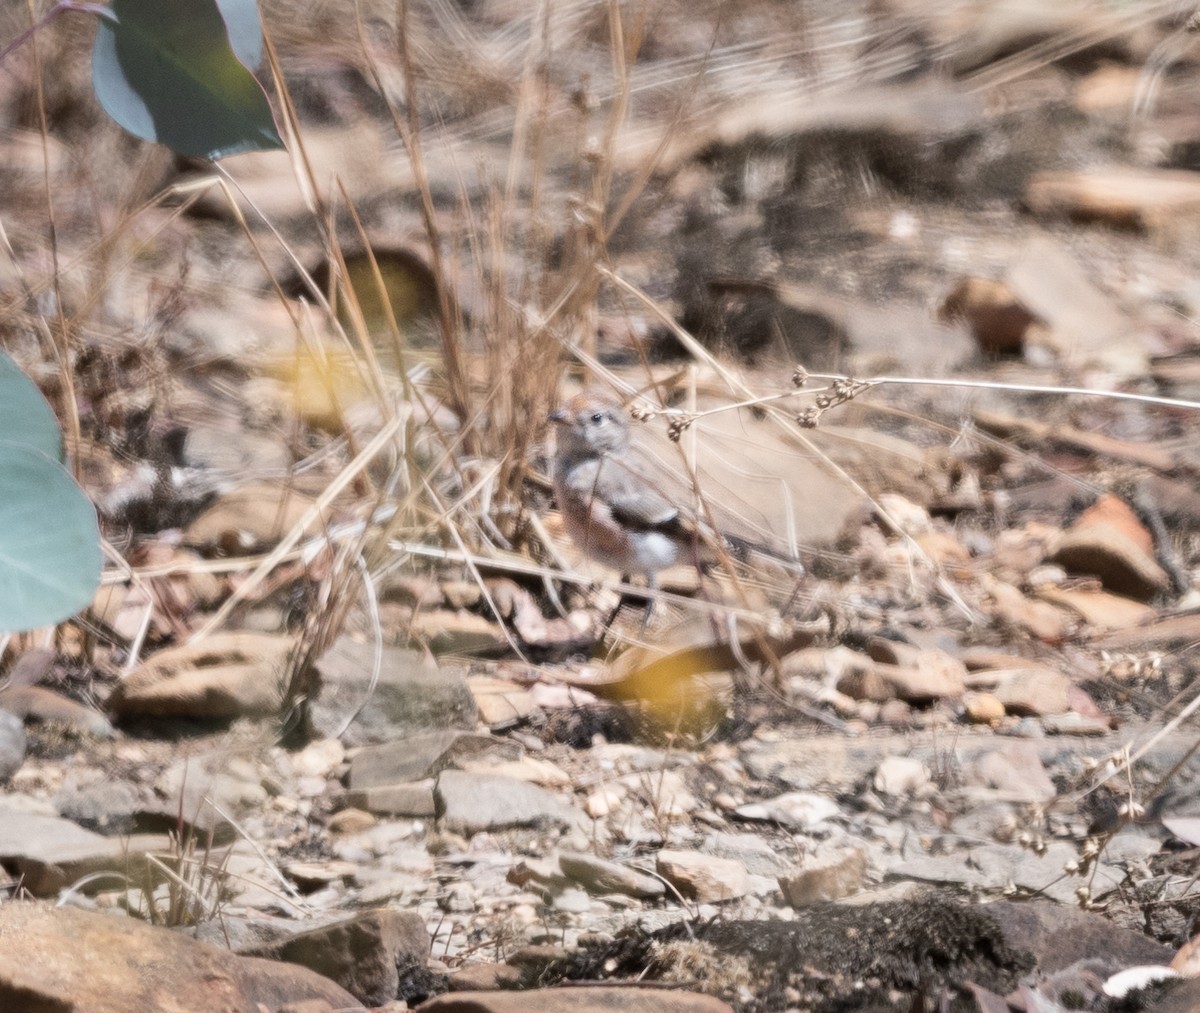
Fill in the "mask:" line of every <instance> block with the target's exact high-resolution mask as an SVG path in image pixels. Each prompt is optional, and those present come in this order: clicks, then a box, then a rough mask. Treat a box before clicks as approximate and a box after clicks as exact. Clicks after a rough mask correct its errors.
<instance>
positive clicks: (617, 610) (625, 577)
mask: <svg viewBox="0 0 1200 1013" xmlns="http://www.w3.org/2000/svg"><path fill="white" fill-rule="evenodd" d="M629 580H630V578H629V574H627V573H623V574H621V583H622V584H628V583H629ZM628 603H629V600H628V599H627V598H626V597H625V592H624V591H622V592H621V593H620V594H619V595H618V596H617V603H616V605H614V606H613V608H612V611H611V612H609V614H608V615H607V616H606V617H605V619H604V622H603V624H602V625H601V629H605V630H607V629H610V628H611V627H612V624H613V623H614V622H615V621H616V618H617V616H618V615H620V614H621V609H623V608H624V607H625V606H626V605H627V604H628Z"/></svg>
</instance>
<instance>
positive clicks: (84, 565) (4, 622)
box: [0, 443, 101, 631]
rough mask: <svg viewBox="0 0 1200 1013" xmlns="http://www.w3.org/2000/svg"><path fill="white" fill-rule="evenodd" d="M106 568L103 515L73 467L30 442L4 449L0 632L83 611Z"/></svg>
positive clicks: (0, 455)
mask: <svg viewBox="0 0 1200 1013" xmlns="http://www.w3.org/2000/svg"><path fill="white" fill-rule="evenodd" d="M100 565H101V558H100V532H99V528H98V526H97V523H96V511H95V509H94V508H93V507H92V504H91V502H90V501H89V500H88V498H87V496H85V495H84V493H83V490H82V489H80V488H79V486H78V485H76V483H75V480H74V479H73V478H71V476H70V474H69V473H68V472H67V470H66V468H64V467H63V466H62V465H61V464H59V463H58V462H57V461H56V460H54V459H53V458H52V457H50V456H48V455H47V454H44V453H42V452H41V451H39V450H35V449H34V448H33V447H30V446H28V445H26V444H21V443H0V630H3V631H15V630H24V629H31V628H33V627H36V626H49V625H51V624H53V623H57V622H60V621H61V620H63V619H66V618H67V617H68V616H71V615H73V614H74V613H76V612H78V611H79V610H80V609H82V608H83V607H84V606H85V605H87V604H88V603H89V602H90V601H91V600H92V596H93V595H94V594H95V591H96V587H97V585H98V584H99V582H100Z"/></svg>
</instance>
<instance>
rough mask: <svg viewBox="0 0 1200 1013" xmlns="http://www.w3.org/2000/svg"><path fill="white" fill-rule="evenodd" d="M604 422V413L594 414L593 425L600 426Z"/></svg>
mask: <svg viewBox="0 0 1200 1013" xmlns="http://www.w3.org/2000/svg"><path fill="white" fill-rule="evenodd" d="M603 421H604V412H594V413H593V414H592V425H595V426H598V425H600V423H601V422H603Z"/></svg>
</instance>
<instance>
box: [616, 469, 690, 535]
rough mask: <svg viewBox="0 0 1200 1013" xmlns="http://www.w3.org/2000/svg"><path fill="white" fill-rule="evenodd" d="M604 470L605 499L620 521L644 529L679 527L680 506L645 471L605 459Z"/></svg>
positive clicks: (663, 529) (675, 528)
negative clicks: (643, 473)
mask: <svg viewBox="0 0 1200 1013" xmlns="http://www.w3.org/2000/svg"><path fill="white" fill-rule="evenodd" d="M602 474H603V482H604V492H605V499H606V500H607V501H608V507H609V509H610V510H611V511H612V515H613V517H614V518H615V519H616V520H617V521H618V522H620V523H621V524H625V525H628V526H629V527H631V528H635V529H638V530H642V531H653V530H659V531H664V532H668V533H671V532H674V531H676V530H677V529H678V528H679V524H680V515H679V508H678V507H676V506H675V505H674V504H673V503H671V501H670V500H668V499H667V498H666V497H665V496H663V495H662V494H661V493H659V492H658V491H657V490H656V489H655V488H654V485H653V483H652V481H651V480H650V479H649V478H647V477H646V476H645V475H642V474H639V473H638V472H635V471H633V470H632V469H631V468H629V467H628V466H625V465H621V464H619V463H618V462H616V461H611V460H606V461H605V462H604V466H603V472H602Z"/></svg>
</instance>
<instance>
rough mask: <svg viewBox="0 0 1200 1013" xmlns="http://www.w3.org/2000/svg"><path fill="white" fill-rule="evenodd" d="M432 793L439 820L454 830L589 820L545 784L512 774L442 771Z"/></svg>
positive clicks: (567, 823)
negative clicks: (537, 783) (549, 790)
mask: <svg viewBox="0 0 1200 1013" xmlns="http://www.w3.org/2000/svg"><path fill="white" fill-rule="evenodd" d="M433 797H434V803H435V805H436V807H437V815H438V821H439V824H440V825H441V826H442V827H443V828H444V829H446V830H449V831H452V832H454V833H463V834H475V833H479V832H480V831H483V830H505V829H509V828H512V827H532V826H546V825H559V826H567V825H572V824H586V823H589V822H590V821H589V820H588V819H587V817H586V816H584V814H583V813H582V812H580V811H579V810H577V809H575V808H573V807H572V806H569V805H567V804H566V803H565V802H561V801H559V799H558V797H557V796H556V795H554V794H552V793H551V792H548V791H546V789H545V788H539V787H538V786H537V785H534V784H529V783H528V782H527V781H518V780H517V779H516V778H512V777H496V776H489V775H487V774H468V773H465V772H464V771H460V770H447V771H443V772H442V774H441V775H440V776H439V777H438V780H437V784H436V785H435V786H434V789H433Z"/></svg>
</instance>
